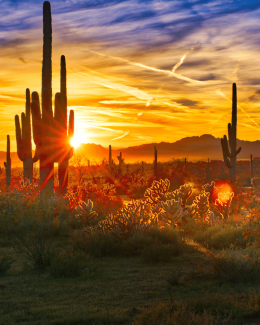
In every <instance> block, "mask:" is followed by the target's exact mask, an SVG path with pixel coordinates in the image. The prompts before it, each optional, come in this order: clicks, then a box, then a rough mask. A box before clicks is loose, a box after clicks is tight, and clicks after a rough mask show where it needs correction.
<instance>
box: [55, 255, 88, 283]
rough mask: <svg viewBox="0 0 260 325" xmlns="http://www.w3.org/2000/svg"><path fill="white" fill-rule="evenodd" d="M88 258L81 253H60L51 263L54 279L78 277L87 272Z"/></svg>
mask: <svg viewBox="0 0 260 325" xmlns="http://www.w3.org/2000/svg"><path fill="white" fill-rule="evenodd" d="M87 262H88V256H86V255H85V254H82V253H80V252H74V251H65V250H62V251H60V252H59V253H58V254H57V255H56V256H55V257H54V258H53V259H52V261H51V265H50V267H49V272H50V274H51V275H52V276H53V277H56V278H58V277H77V276H80V275H81V274H82V272H83V271H84V270H85V268H86V266H87Z"/></svg>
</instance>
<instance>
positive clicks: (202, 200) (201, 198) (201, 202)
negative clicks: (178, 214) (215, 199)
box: [193, 193, 209, 220]
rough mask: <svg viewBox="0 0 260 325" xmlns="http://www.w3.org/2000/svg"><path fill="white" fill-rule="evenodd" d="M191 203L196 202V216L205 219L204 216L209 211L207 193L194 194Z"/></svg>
mask: <svg viewBox="0 0 260 325" xmlns="http://www.w3.org/2000/svg"><path fill="white" fill-rule="evenodd" d="M193 203H194V204H196V206H197V208H198V209H197V213H198V217H199V218H200V219H201V220H205V218H206V217H207V215H208V213H209V193H203V194H200V195H198V196H196V198H195V200H194V201H193Z"/></svg>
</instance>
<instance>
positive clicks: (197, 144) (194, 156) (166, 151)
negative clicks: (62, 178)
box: [75, 134, 260, 162]
mask: <svg viewBox="0 0 260 325" xmlns="http://www.w3.org/2000/svg"><path fill="white" fill-rule="evenodd" d="M155 145H156V148H157V152H158V160H159V161H165V160H169V159H171V158H175V159H182V158H185V157H186V158H188V159H189V160H190V161H191V160H200V159H207V158H210V159H222V149H221V144H220V138H215V137H213V136H212V135H210V134H204V135H202V136H194V137H187V138H183V139H181V140H178V141H176V142H172V143H170V142H161V143H149V144H142V145H140V146H134V147H128V148H122V149H120V150H118V149H116V150H113V146H112V158H113V159H115V160H116V162H117V159H116V157H117V156H119V154H120V151H121V152H122V155H123V157H124V158H125V161H126V162H135V161H142V160H143V161H146V162H152V161H153V158H154V146H155ZM237 147H242V150H241V152H240V154H239V155H238V159H248V158H249V157H250V155H251V154H253V157H257V156H258V157H259V156H260V141H259V140H257V141H252V142H251V141H244V140H237ZM75 152H76V153H80V154H82V155H84V156H86V158H87V159H89V160H90V161H101V160H102V159H103V158H105V159H108V148H104V147H102V146H101V145H95V144H93V143H92V144H82V145H81V146H80V148H78V149H77V150H76V151H75Z"/></svg>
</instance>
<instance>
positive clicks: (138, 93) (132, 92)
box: [91, 77, 153, 101]
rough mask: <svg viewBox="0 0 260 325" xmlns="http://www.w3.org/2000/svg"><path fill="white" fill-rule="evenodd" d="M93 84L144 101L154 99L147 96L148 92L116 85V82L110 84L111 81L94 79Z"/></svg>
mask: <svg viewBox="0 0 260 325" xmlns="http://www.w3.org/2000/svg"><path fill="white" fill-rule="evenodd" d="M91 82H92V83H94V84H98V85H101V86H104V87H107V88H111V89H116V90H120V91H123V92H125V93H127V94H130V95H132V96H134V97H136V98H138V99H143V100H147V101H149V100H152V99H153V98H152V97H151V96H150V95H149V94H147V93H146V92H144V91H142V90H140V89H138V88H134V87H130V86H125V85H122V84H119V83H114V82H110V81H106V80H104V79H101V78H98V77H96V78H93V79H92V80H91Z"/></svg>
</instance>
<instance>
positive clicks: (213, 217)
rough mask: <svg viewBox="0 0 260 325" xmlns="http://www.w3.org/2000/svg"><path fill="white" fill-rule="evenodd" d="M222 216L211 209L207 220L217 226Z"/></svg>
mask: <svg viewBox="0 0 260 325" xmlns="http://www.w3.org/2000/svg"><path fill="white" fill-rule="evenodd" d="M221 219H222V218H221V217H220V216H219V215H218V214H216V213H215V212H214V211H209V212H208V214H207V216H206V218H205V221H207V222H208V223H209V224H211V225H214V226H216V225H217V224H218V223H220V221H221Z"/></svg>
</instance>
